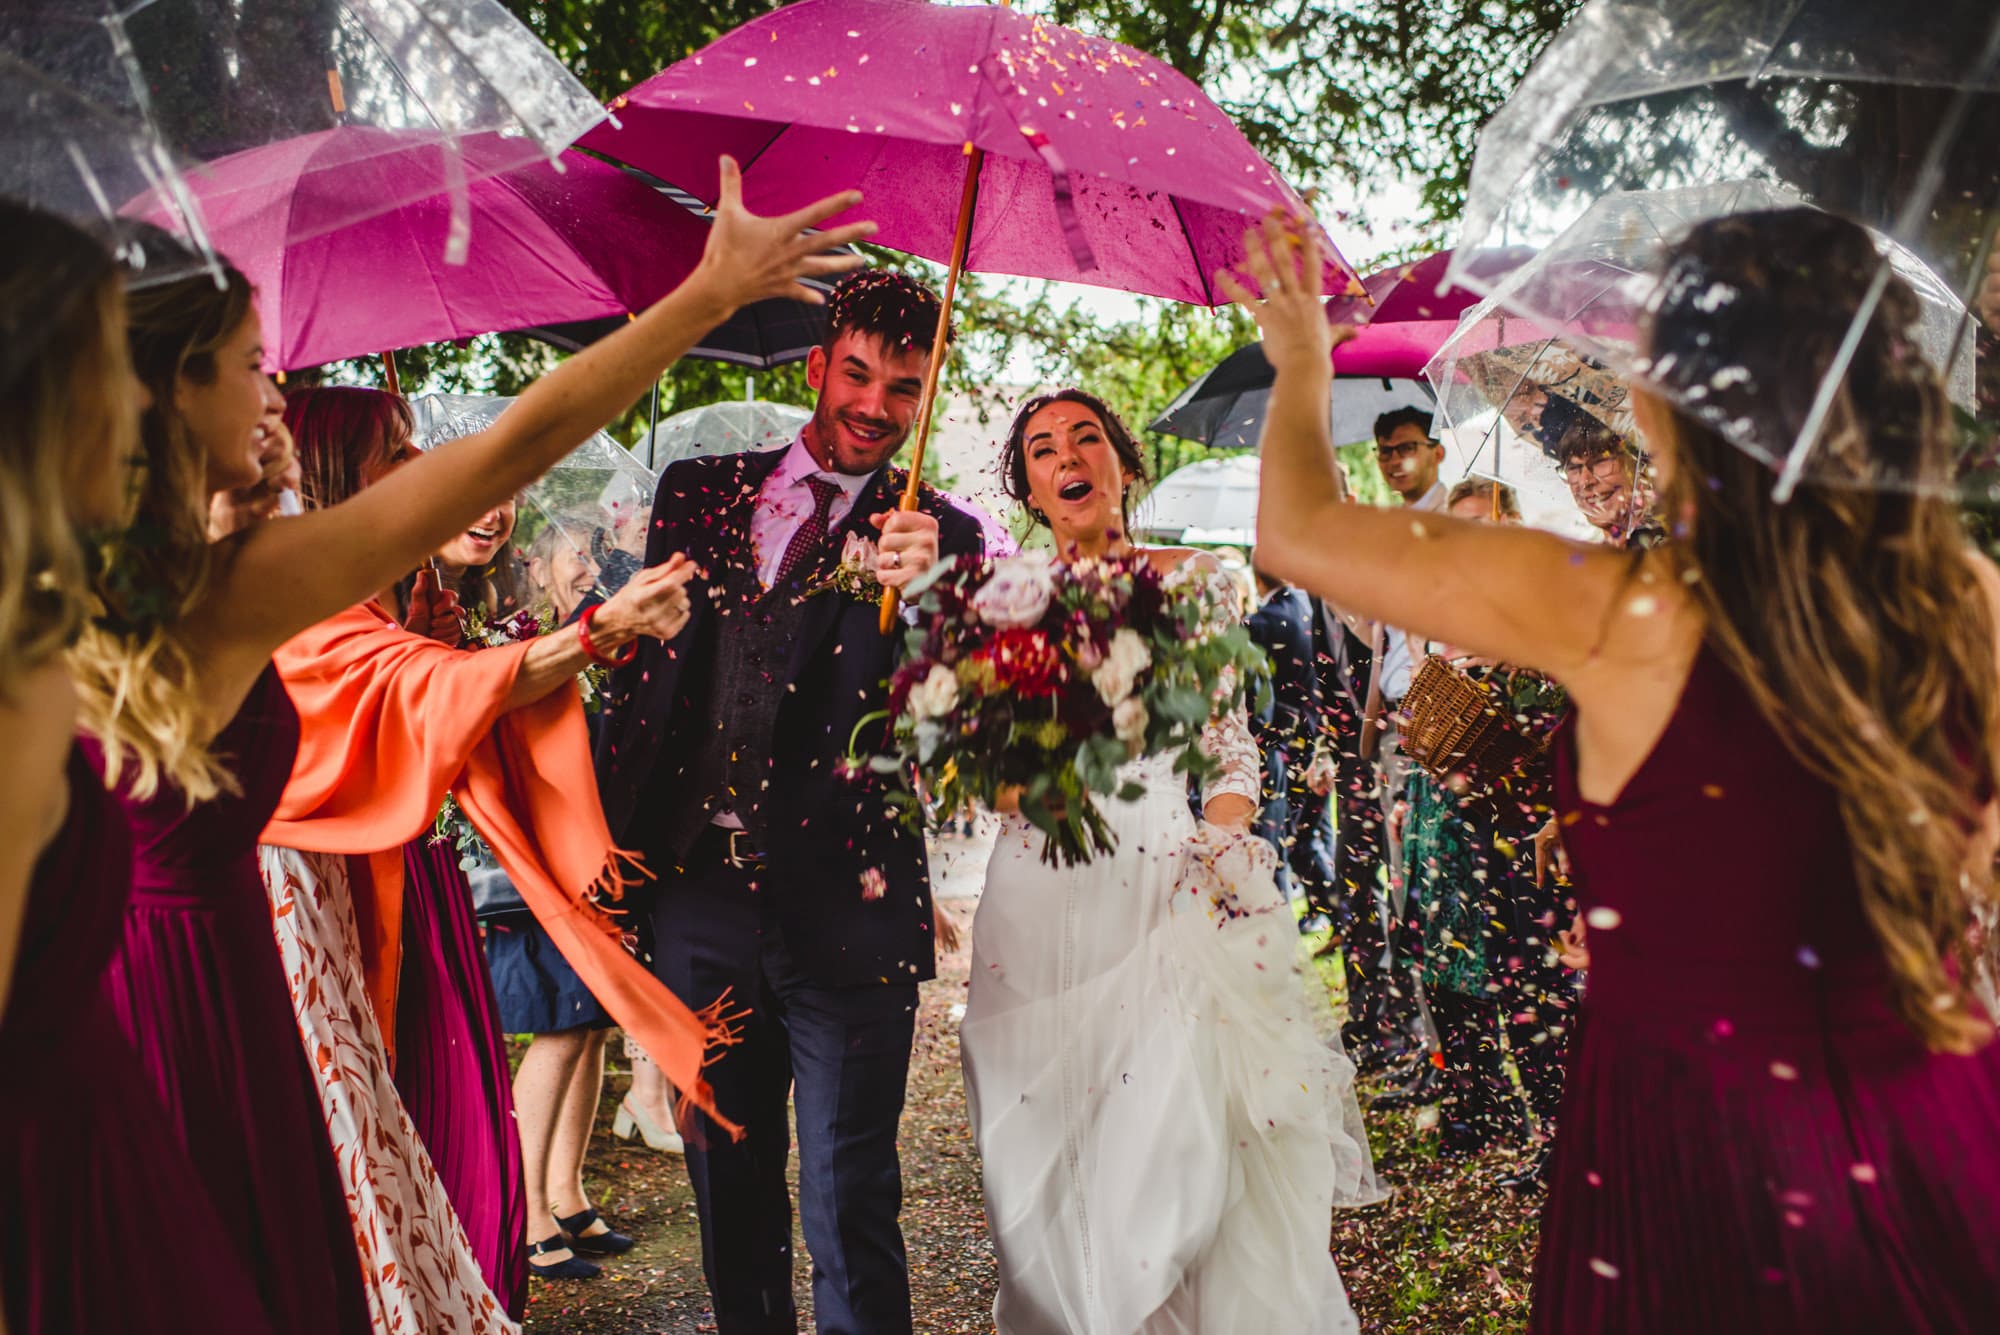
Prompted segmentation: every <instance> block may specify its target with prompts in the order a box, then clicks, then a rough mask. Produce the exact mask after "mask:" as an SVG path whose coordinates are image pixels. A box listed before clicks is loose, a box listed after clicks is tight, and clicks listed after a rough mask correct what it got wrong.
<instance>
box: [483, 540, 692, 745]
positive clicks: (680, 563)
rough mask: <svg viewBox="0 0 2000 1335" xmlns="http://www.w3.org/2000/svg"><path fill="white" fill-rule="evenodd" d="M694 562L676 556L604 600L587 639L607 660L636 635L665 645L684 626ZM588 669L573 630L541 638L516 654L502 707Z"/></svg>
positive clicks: (550, 688)
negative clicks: (510, 687)
mask: <svg viewBox="0 0 2000 1335" xmlns="http://www.w3.org/2000/svg"><path fill="white" fill-rule="evenodd" d="M693 578H694V563H693V562H691V561H689V560H688V559H687V557H685V556H683V555H681V554H680V553H679V552H676V553H674V555H672V556H671V557H669V558H667V561H666V563H665V564H664V565H657V566H648V567H647V568H646V569H644V570H641V571H640V572H639V573H638V574H636V575H634V576H632V578H631V579H630V580H628V581H627V582H626V584H625V587H624V588H622V589H620V590H618V592H617V593H614V594H612V595H611V597H610V598H608V599H606V600H605V602H604V603H603V605H602V606H600V607H599V608H598V610H597V615H596V616H594V617H592V618H591V622H590V640H591V643H592V644H593V645H595V646H596V647H597V651H598V652H599V653H601V654H604V655H606V656H609V657H616V656H618V655H620V654H622V653H623V652H624V650H625V648H626V646H628V645H630V644H631V643H632V642H633V641H634V640H637V639H638V638H639V637H640V636H641V635H650V636H651V637H653V638H654V639H657V640H671V639H672V638H673V637H674V636H676V635H678V634H680V633H681V628H682V627H683V626H685V625H687V623H688V592H687V584H688V581H689V580H691V579H693ZM589 666H590V656H589V655H588V654H586V653H585V652H584V649H583V637H582V636H581V635H579V634H578V633H577V631H576V628H575V627H574V626H569V627H564V628H561V629H558V630H556V631H554V632H552V633H551V634H548V635H544V636H542V637H541V638H540V639H538V640H536V641H535V642H534V644H532V645H531V646H529V648H528V652H527V653H526V654H524V655H522V658H521V671H520V675H518V676H516V677H515V678H514V689H513V690H512V691H510V692H508V694H507V708H509V709H519V708H520V707H521V706H522V705H528V704H533V703H534V702H535V701H537V700H539V699H541V698H542V697H543V696H545V695H547V694H548V693H549V692H550V691H553V690H554V689H556V687H558V686H561V685H562V684H564V683H565V682H570V681H574V680H576V674H577V673H579V672H581V671H583V670H584V669H585V668H587V667H589Z"/></svg>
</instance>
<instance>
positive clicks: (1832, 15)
mask: <svg viewBox="0 0 2000 1335" xmlns="http://www.w3.org/2000/svg"><path fill="white" fill-rule="evenodd" d="M1996 120H2000V6H1995V5H1994V4H1993V3H1992V0H1939V3H1937V4H1933V5H1927V6H1925V7H1924V9H1923V12H1922V15H1921V18H1920V19H1917V20H1913V17H1912V15H1911V14H1910V13H1908V12H1906V11H1903V10H1900V9H1898V8H1896V7H1895V6H1890V5H1882V4H1880V3H1877V0H1791V2H1790V3H1787V4H1784V5H1775V4H1732V5H1718V4H1715V3H1713V0H1656V2H1655V3H1647V4H1644V5H1641V4H1636V3H1631V2H1630V0H1590V3H1588V4H1586V5H1585V6H1584V7H1583V9H1582V10H1581V11H1579V13H1578V14H1577V16H1576V18H1575V19H1574V20H1572V21H1571V23H1570V25H1569V26H1568V27H1567V28H1565V29H1564V30H1563V32H1562V33H1561V34H1560V35H1559V36H1558V37H1557V38H1556V40H1555V41H1554V42H1552V43H1551V44H1550V45H1549V47H1548V48H1547V49H1546V50H1545V51H1544V52H1543V54H1542V56H1541V58H1540V59H1539V60H1538V61H1537V62H1536V64H1535V66H1534V68H1533V69H1532V70H1531V71H1530V72H1529V74H1528V77H1527V78H1526V79H1524V80H1523V81H1522V83H1521V85H1520V87H1519V88H1518V89H1517V90H1516V91H1515V93H1514V95H1513V97H1512V98H1510V99H1509V101H1508V103H1507V105H1506V106H1505V107H1503V108H1502V109H1501V110H1500V112H1499V113H1498V114H1496V115H1495V116H1494V118H1493V119H1492V120H1491V121H1489V122H1488V123H1487V126H1486V128H1485V129H1484V130H1483V131H1482V132H1481V134H1480V138H1479V149H1478V154H1477V156H1476V158H1475V160H1474V165H1473V173H1472V183H1471V189H1470V191H1469V192H1468V196H1467V202H1466V209H1465V216H1464V224H1463V229H1462V231H1461V233H1460V237H1459V245H1460V247H1461V249H1463V248H1465V247H1468V246H1475V245H1480V244H1484V243H1485V242H1486V241H1487V239H1488V238H1491V237H1504V238H1506V239H1508V240H1510V241H1516V242H1529V243H1540V242H1543V241H1546V240H1548V239H1550V238H1553V237H1555V236H1557V235H1558V234H1560V233H1562V232H1564V231H1565V229H1567V228H1568V227H1569V226H1570V225H1571V224H1572V223H1574V222H1575V221H1577V220H1578V219H1580V218H1581V217H1582V216H1583V215H1584V214H1585V212H1586V211H1587V210H1588V209H1589V208H1590V207H1591V206H1592V205H1593V204H1594V203H1595V202H1597V201H1599V200H1601V199H1603V198H1605V197H1607V196H1609V195H1611V194H1613V193H1618V192H1636V191H1664V190H1676V189H1689V188H1696V187H1700V186H1704V185H1707V184H1709V183H1712V182H1716V181H1729V180H1743V181H1755V182H1758V183H1761V184H1764V185H1766V186H1769V187H1771V188H1773V189H1776V190H1779V191H1782V192H1784V193H1785V194H1786V195H1787V196H1789V197H1792V198H1796V199H1800V200H1803V201H1804V202H1806V203H1808V204H1811V205H1812V206H1814V207H1816V208H1821V209H1826V210H1828V211H1831V212H1837V213H1841V214H1845V215H1847V216H1850V217H1853V218H1855V219H1856V220H1858V221H1860V222H1862V223H1864V224H1866V225H1868V226H1870V227H1872V228H1874V229H1875V230H1876V231H1877V232H1878V234H1880V235H1881V236H1882V237H1884V238H1886V239H1887V240H1888V241H1891V242H1894V243H1896V244H1897V245H1899V246H1902V247H1903V248H1904V249H1905V250H1906V251H1907V252H1908V253H1909V254H1911V255H1913V256H1915V257H1916V259H1917V260H1918V261H1919V262H1920V263H1921V264H1922V265H1923V266H1925V267H1926V268H1928V269H1929V270H1930V271H1931V273H1932V274H1933V275H1934V277H1935V278H1936V279H1937V280H1939V281H1940V282H1941V284H1942V286H1943V287H1944V288H1945V290H1947V291H1949V292H1951V293H1954V294H1956V297H1957V299H1958V301H1959V304H1960V305H1961V306H1964V305H1967V304H1969V302H1970V298H1971V296H1972V294H1973V292H1974V291H1975V290H1976V288H1977V286H1978V283H1979V281H1980V279H1981V277H1982V275H1983V273H1984V269H1985V263H1986V258H1987V255H1988V254H1989V252H1990V251H1991V250H1992V248H1993V246H1994V241H1995V230H1996V227H2000V137H1996V136H1995V135H1994V134H1993V133H1992V126H1993V125H1994V123H1995V122H1996ZM1884 253H1885V258H1884V259H1881V260H1878V261H1877V263H1876V265H1875V267H1874V270H1873V272H1872V273H1869V274H1863V275H1858V276H1857V275H1847V274H1843V275H1839V276H1837V278H1836V277H1835V276H1832V275H1829V276H1828V277H1829V281H1838V282H1839V283H1840V284H1841V285H1842V286H1843V287H1846V286H1848V285H1854V290H1855V291H1857V292H1858V293H1859V294H1860V300H1859V302H1858V306H1859V311H1858V314H1857V316H1856V324H1857V325H1859V324H1860V323H1861V322H1864V321H1866V320H1868V319H1870V318H1871V317H1872V316H1873V313H1874V311H1875V309H1876V307H1877V304H1878V303H1879V301H1880V299H1881V296H1882V292H1883V290H1884V287H1885V286H1886V283H1887V280H1888V278H1889V277H1890V275H1891V274H1892V273H1894V272H1896V270H1894V269H1892V267H1891V266H1890V264H1889V263H1888V261H1887V259H1886V254H1887V252H1886V251H1885V252H1884ZM1452 276H1453V278H1454V279H1455V280H1457V281H1461V282H1464V283H1466V284H1467V285H1469V286H1474V287H1479V286H1480V282H1479V280H1478V279H1476V278H1475V277H1473V276H1471V275H1469V274H1463V273H1460V272H1459V271H1458V270H1457V269H1456V268H1455V269H1454V272H1453V275H1452ZM1974 337H1975V333H1974V326H1973V322H1972V321H1970V320H1964V321H1962V322H1961V323H1960V324H1959V326H1958V328H1957V330H1956V331H1955V335H1954V338H1953V343H1954V347H1953V348H1952V349H1950V350H1947V351H1945V352H1944V353H1942V354H1941V355H1938V356H1935V357H1934V360H1935V362H1936V364H1937V365H1939V366H1941V367H1948V366H1951V365H1953V364H1954V363H1955V361H1956V359H1957V356H1958V353H1957V345H1959V344H1965V345H1969V344H1970V343H1971V341H1972V340H1973V338H1974ZM1852 354H1853V344H1852V343H1851V342H1850V343H1849V344H1848V345H1847V346H1845V347H1843V348H1842V349H1841V351H1840V352H1839V354H1838V355H1837V356H1836V357H1835V358H1834V364H1833V365H1832V366H1830V367H1829V368H1828V370H1827V371H1826V373H1825V375H1824V376H1823V378H1822V381H1821V386H1820V392H1819V395H1818V397H1817V399H1816V401H1815V402H1814V404H1813V406H1812V409H1811V411H1809V412H1808V413H1806V414H1805V415H1804V416H1803V418H1802V420H1801V423H1800V426H1799V428H1798V429H1797V430H1796V432H1795V433H1794V435H1793V439H1792V440H1790V441H1788V442H1785V443H1784V444H1783V445H1781V446H1778V447H1776V448H1777V449H1778V452H1779V458H1778V461H1777V463H1776V467H1777V468H1778V470H1779V471H1778V479H1777V483H1776V486H1775V491H1776V493H1777V494H1778V495H1779V496H1781V497H1782V496H1784V495H1787V494H1789V492H1790V489H1791V487H1792V486H1793V485H1795V484H1796V483H1797V482H1798V481H1799V480H1800V479H1801V478H1802V477H1804V476H1805V475H1806V474H1807V472H1808V468H1807V462H1808V458H1809V456H1810V454H1811V452H1812V451H1813V450H1814V449H1815V447H1816V445H1817V443H1818V436H1819V431H1820V428H1821V426H1822V425H1823V423H1824V421H1825V413H1826V411H1827V410H1828V408H1829V407H1830V406H1831V404H1832V401H1833V398H1834V395H1835V390H1836V388H1837V386H1838V385H1839V383H1840V382H1841V380H1842V379H1843V377H1844V376H1845V373H1846V369H1847V362H1848V359H1849V358H1850V357H1851V356H1852ZM1991 429H1992V427H1991V424H1990V423H1989V424H1987V430H1988V432H1990V431H1991ZM1760 457H1761V455H1760ZM1818 471H1819V473H1820V475H1821V476H1822V477H1827V478H1832V477H1835V476H1839V477H1840V478H1841V479H1842V480H1843V481H1849V482H1858V483H1862V484H1864V485H1877V484H1879V485H1892V486H1900V485H1912V484H1914V482H1915V480H1913V479H1908V478H1904V479H1891V478H1878V477H1872V476H1870V470H1868V469H1866V468H1863V469H1861V471H1860V473H1859V474H1856V473H1855V472H1854V471H1853V470H1852V469H1850V468H1847V467H1845V466H1843V465H1838V464H1828V463H1827V462H1826V461H1821V464H1820V465H1819V468H1818ZM1925 485H1929V484H1928V483H1927V484H1925Z"/></svg>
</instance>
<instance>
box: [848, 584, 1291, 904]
mask: <svg viewBox="0 0 2000 1335" xmlns="http://www.w3.org/2000/svg"><path fill="white" fill-rule="evenodd" d="M908 596H910V597H911V598H913V599H914V600H915V601H916V605H917V606H918V608H919V609H920V610H921V611H922V612H924V613H925V614H926V615H925V616H923V617H922V618H920V620H919V624H918V625H917V627H915V628H914V629H912V630H910V631H909V632H908V641H907V646H908V653H907V655H906V657H905V660H904V662H903V664H902V666H901V667H899V668H898V669H897V670H896V673H895V675H894V676H893V677H892V678H891V679H890V682H889V711H888V712H889V718H890V720H891V728H890V753H889V754H887V755H878V756H874V757H872V758H871V759H870V761H869V762H868V764H869V767H870V768H871V769H873V770H874V771H875V772H877V773H880V774H885V775H892V776H896V777H898V778H900V779H901V780H903V781H904V782H907V781H908V780H909V778H910V777H911V775H912V774H913V773H914V776H915V778H916V779H917V781H918V782H919V783H920V784H921V786H922V788H923V789H924V791H926V792H927V793H928V794H929V795H930V797H931V798H932V799H933V801H934V803H935V808H936V811H937V812H938V814H939V815H940V816H941V817H948V816H950V815H952V814H955V813H956V812H958V811H959V810H960V809H962V808H963V807H965V806H966V805H967V804H969V803H972V802H981V803H985V804H986V805H988V806H991V805H993V804H994V803H995V801H996V799H997V798H998V797H999V795H1000V792H1001V790H1002V789H1004V788H1018V789H1019V790H1020V806H1021V814H1022V815H1024V816H1026V817H1027V818H1028V820H1030V821H1032V822H1033V823H1034V825H1035V827H1036V828H1037V829H1039V830H1040V831H1041V832H1042V833H1043V835H1045V836H1046V840H1045V842H1044V844H1043V846H1042V859H1043V861H1045V862H1048V863H1050V864H1051V865H1053V864H1054V863H1055V862H1056V861H1057V859H1058V858H1060V859H1061V861H1062V863H1063V865H1065V866H1073V865H1075V864H1076V863H1079V862H1088V861H1090V860H1091V859H1092V858H1093V857H1095V856H1096V855H1097V854H1099V853H1105V852H1109V851H1111V849H1112V848H1113V847H1114V844H1115V840H1114V838H1113V836H1112V834H1111V831H1110V828H1109V827H1108V826H1107V824H1106V823H1105V820H1104V816H1103V813H1102V812H1101V811H1100V810H1099V808H1098V801H1099V800H1100V799H1101V798H1107V797H1111V798H1116V799H1118V800H1120V801H1127V802H1129V801H1134V800H1136V799H1138V798H1139V797H1141V796H1143V795H1144V792H1145V789H1144V787H1143V786H1142V785H1140V784H1138V783H1136V782H1133V781H1131V780H1130V779H1125V778H1121V776H1120V774H1119V769H1120V767H1121V766H1123V765H1124V764H1125V763H1126V762H1127V761H1129V760H1135V759H1138V758H1139V757H1142V756H1155V755H1162V754H1172V755H1173V757H1174V772H1175V774H1176V775H1191V776H1193V777H1194V778H1196V779H1205V778H1208V777H1210V776H1211V775H1212V774H1213V773H1214V771H1215V769H1216V762H1215V761H1214V760H1213V759H1211V758H1210V757H1209V755H1208V754H1207V752H1205V751H1204V750H1203V749H1202V746H1201V736H1202V729H1203V728H1204V727H1205V726H1206V725H1207V723H1208V722H1209V720H1210V719H1211V718H1213V717H1215V716H1217V715H1218V714H1220V713H1222V712H1224V711H1226V710H1229V709H1232V708H1235V707H1236V706H1238V705H1241V704H1243V703H1244V700H1245V696H1246V694H1248V693H1249V692H1251V691H1253V690H1254V691H1257V692H1260V693H1261V692H1263V691H1266V690H1268V677H1269V665H1268V663H1267V661H1266V659H1265V657H1264V653H1263V651H1262V650H1261V649H1259V648H1257V646H1256V645H1255V644H1253V643H1252V642H1251V640H1250V635H1249V632H1248V631H1247V630H1245V629H1244V628H1243V626H1242V624H1241V622H1240V621H1239V620H1238V619H1237V617H1236V614H1235V610H1234V608H1233V607H1232V606H1231V605H1230V603H1229V600H1228V595H1227V593H1226V591H1224V590H1221V589H1218V588H1217V587H1216V586H1215V584H1214V583H1212V582H1211V579H1210V577H1208V576H1206V575H1204V574H1202V573H1200V572H1198V571H1194V570H1190V569H1186V568H1182V569H1179V570H1176V571H1173V572H1171V573H1169V574H1165V575H1162V574H1160V573H1159V572H1158V571H1156V570H1155V569H1154V568H1153V566H1152V565H1151V563H1149V562H1148V561H1146V560H1145V559H1144V558H1143V557H1141V556H1136V555H1135V556H1130V557H1119V558H1113V559H1104V560H1087V561H1080V562H1077V563H1076V564H1074V565H1059V564H1057V563H1056V562H1055V561H1054V560H1053V559H1052V558H1051V557H1050V555H1049V554H1048V553H1046V552H1023V553H1021V554H1020V555H1018V556H1011V557H1007V558H1005V559H1003V560H1000V561H995V562H971V561H965V560H960V561H956V562H953V561H945V562H940V563H939V564H938V565H937V566H936V567H933V569H932V570H930V571H928V572H926V573H925V575H924V577H923V578H921V579H918V580H916V581H914V582H913V583H912V584H911V586H910V590H909V594H908ZM1182 782H1185V780H1182ZM896 797H897V799H898V800H899V801H900V802H901V804H902V805H903V807H904V809H905V810H906V811H908V812H910V813H912V815H914V814H915V813H917V812H919V811H921V809H922V804H921V803H919V802H918V801H917V800H916V797H915V794H914V793H911V792H907V791H905V792H902V793H899V794H897V795H896Z"/></svg>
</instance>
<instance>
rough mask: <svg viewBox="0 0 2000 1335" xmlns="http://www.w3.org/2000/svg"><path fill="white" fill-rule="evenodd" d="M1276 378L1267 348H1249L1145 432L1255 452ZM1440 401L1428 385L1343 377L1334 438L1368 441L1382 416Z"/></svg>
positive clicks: (1334, 405) (1335, 398) (1336, 390)
mask: <svg viewBox="0 0 2000 1335" xmlns="http://www.w3.org/2000/svg"><path fill="white" fill-rule="evenodd" d="M1346 350H1347V349H1346V348H1344V347H1343V348H1340V349H1338V350H1337V351H1336V352H1335V354H1334V362H1335V364H1336V365H1338V364H1339V362H1340V353H1342V352H1345V351H1346ZM1272 378H1273V374H1272V371H1271V363H1270V362H1269V361H1267V360H1266V359H1265V357H1264V345H1263V344H1262V343H1250V344H1247V345H1245V346H1243V347H1240V348H1238V349H1237V350H1236V351H1234V352H1232V353H1230V354H1229V355H1228V356H1227V357H1225V358H1223V359H1222V360H1221V361H1219V362H1217V363H1216V364H1215V365H1214V366H1213V367H1212V368H1210V369H1209V371H1208V372H1206V373H1205V374H1204V375H1203V376H1202V377H1201V379H1199V380H1197V381H1195V382H1194V383H1193V384H1191V385H1189V386H1188V387H1187V388H1186V389H1184V390H1182V391H1181V392H1180V393H1179V394H1178V395H1176V396H1175V398H1174V401H1173V402H1172V403H1170V404H1168V405H1167V408H1166V411H1165V412H1162V413H1161V414H1160V415H1159V416H1158V417H1156V418H1154V419H1153V420H1152V421H1151V422H1150V423H1148V424H1147V427H1146V429H1147V430H1148V431H1161V432H1165V433H1166V434H1167V435H1170V436H1179V437H1180V438H1181V439H1182V440H1193V441H1199V442H1201V443H1202V444H1203V445H1212V446H1214V447H1216V448H1217V449H1248V448H1250V447H1253V446H1255V445H1256V444H1257V438H1258V435H1259V433H1260V432H1262V430H1263V427H1264V414H1265V412H1266V411H1267V410H1268V409H1269V407H1270V402H1271V382H1272ZM1436 398H1437V396H1436V395H1435V394H1433V393H1432V392H1431V387H1430V384H1429V383H1428V382H1427V381H1423V380H1411V379H1393V378H1382V377H1372V378H1371V377H1351V376H1347V375H1342V376H1339V377H1338V378H1336V379H1335V380H1334V382H1333V389H1332V393H1331V396H1330V398H1329V410H1330V413H1331V421H1332V425H1333V438H1334V440H1336V441H1339V442H1342V443H1346V442H1349V441H1356V440H1368V439H1370V438H1371V436H1372V433H1373V431H1374V426H1375V419H1376V418H1377V417H1379V416H1381V415H1382V414H1383V413H1386V412H1388V411H1390V410H1391V409H1393V408H1408V407H1421V408H1423V409H1425V410H1426V411H1429V409H1430V408H1431V406H1432V404H1433V403H1435V402H1436Z"/></svg>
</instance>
